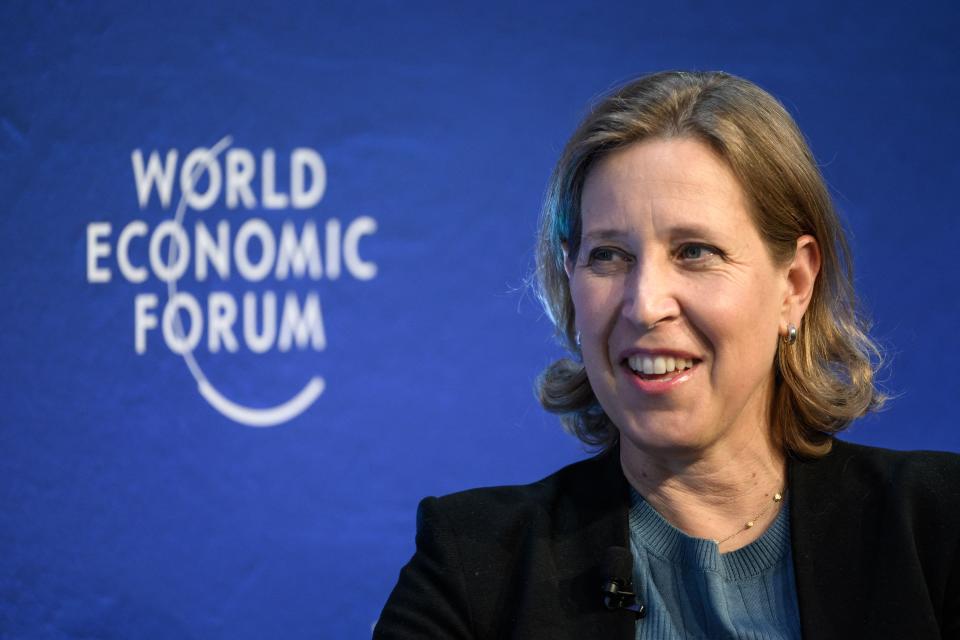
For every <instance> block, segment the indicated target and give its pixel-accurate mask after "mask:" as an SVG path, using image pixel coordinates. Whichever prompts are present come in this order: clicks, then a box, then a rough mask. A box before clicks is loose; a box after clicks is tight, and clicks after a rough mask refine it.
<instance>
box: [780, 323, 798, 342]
mask: <svg viewBox="0 0 960 640" xmlns="http://www.w3.org/2000/svg"><path fill="white" fill-rule="evenodd" d="M783 341H784V342H786V343H787V344H788V345H791V344H796V342H797V325H795V324H793V323H792V322H791V323H790V324H788V325H787V335H785V336H784V337H783Z"/></svg>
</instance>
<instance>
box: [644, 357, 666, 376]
mask: <svg viewBox="0 0 960 640" xmlns="http://www.w3.org/2000/svg"><path fill="white" fill-rule="evenodd" d="M643 364H647V363H646V362H644V363H643ZM644 371H646V367H644ZM653 372H654V373H666V372H667V359H666V358H664V357H663V356H657V357H656V358H654V359H653Z"/></svg>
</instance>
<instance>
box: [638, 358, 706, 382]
mask: <svg viewBox="0 0 960 640" xmlns="http://www.w3.org/2000/svg"><path fill="white" fill-rule="evenodd" d="M694 362H695V361H694V360H693V359H692V358H690V359H688V358H674V357H673V356H641V355H636V356H631V357H629V358H627V366H628V367H630V370H631V371H633V372H634V373H635V374H637V375H639V376H641V377H643V378H649V379H656V378H662V377H669V376H670V375H671V374H676V373H680V372H682V371H684V370H686V369H692V368H693V365H694Z"/></svg>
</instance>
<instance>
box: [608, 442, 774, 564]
mask: <svg viewBox="0 0 960 640" xmlns="http://www.w3.org/2000/svg"><path fill="white" fill-rule="evenodd" d="M769 433H770V432H769V429H767V428H766V427H764V426H761V427H758V428H757V429H756V430H754V432H753V433H749V434H745V436H746V437H744V438H742V439H741V440H740V442H739V443H737V442H732V443H731V442H727V443H723V444H717V445H715V446H713V447H710V448H709V449H707V450H703V451H683V452H677V451H669V452H659V451H650V450H648V449H642V448H639V447H637V446H635V445H633V444H632V443H630V442H629V441H622V442H621V444H620V462H621V465H622V467H623V471H624V474H625V475H626V477H627V480H628V481H629V482H630V484H631V485H633V488H634V489H636V490H637V492H638V493H639V494H640V495H642V496H643V497H644V499H645V500H646V501H647V502H648V503H649V504H650V506H652V507H653V508H654V509H656V510H657V512H659V513H660V515H662V516H663V517H664V518H665V519H666V520H667V521H668V522H670V523H671V524H672V525H673V526H675V527H677V528H678V529H680V530H681V531H683V532H685V533H686V534H687V535H690V536H694V537H698V538H707V539H711V540H721V541H723V542H722V543H721V544H720V551H721V552H727V551H733V550H735V549H738V548H740V547H743V546H745V545H747V544H749V543H750V542H753V541H754V540H756V539H757V538H759V537H760V536H761V535H762V534H763V532H764V531H766V529H767V528H768V527H769V525H770V523H772V522H773V521H774V520H775V519H776V515H777V512H778V511H779V506H780V505H779V504H777V505H775V507H774V508H769V507H770V506H771V504H772V503H773V497H774V494H775V493H776V492H779V491H782V490H783V489H784V488H785V485H786V470H785V458H784V455H783V453H782V452H781V451H780V450H779V449H778V448H777V447H776V446H775V445H774V443H773V442H772V439H771V438H770V436H769ZM761 513H762V514H763V515H762V516H760V517H759V518H758V517H757V515H758V514H761ZM748 521H754V526H752V527H750V528H746V527H745V524H746V523H747V522H748ZM734 533H736V534H737V535H735V536H731V534H734ZM725 539H726V540H725Z"/></svg>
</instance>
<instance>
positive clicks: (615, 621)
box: [553, 447, 636, 640]
mask: <svg viewBox="0 0 960 640" xmlns="http://www.w3.org/2000/svg"><path fill="white" fill-rule="evenodd" d="M589 473H590V475H591V476H592V477H585V478H580V479H577V482H576V483H575V486H570V487H568V488H567V492H566V494H565V495H567V496H569V499H570V502H569V504H568V505H565V508H563V509H560V510H558V511H560V512H561V513H562V514H563V516H562V518H561V519H560V520H559V521H557V522H556V523H555V524H556V526H557V531H556V535H555V537H554V546H553V557H554V563H555V566H556V567H557V576H558V588H559V592H560V596H561V598H563V599H564V600H565V602H564V603H563V610H564V611H565V612H566V613H567V614H568V615H569V620H570V623H571V633H570V634H569V637H577V638H604V639H620V640H632V639H633V637H634V634H635V627H634V625H635V622H636V617H635V615H634V614H633V612H630V611H625V610H619V611H610V610H608V609H606V608H605V607H604V605H603V592H602V590H601V587H602V585H603V581H604V579H605V578H606V577H608V576H604V575H603V566H602V563H603V556H604V552H605V551H606V550H607V549H608V548H609V547H612V546H618V547H625V548H628V549H629V548H630V543H629V525H628V520H627V517H628V510H629V504H630V494H629V486H628V485H627V481H626V479H625V478H624V476H623V471H622V470H621V468H620V450H619V447H614V448H613V449H611V450H610V451H608V452H607V453H604V454H602V455H600V456H598V457H597V458H596V459H595V464H594V465H592V466H591V467H590V470H589ZM564 518H566V519H565V520H564ZM574 628H575V629H577V631H576V632H573V629H574Z"/></svg>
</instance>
